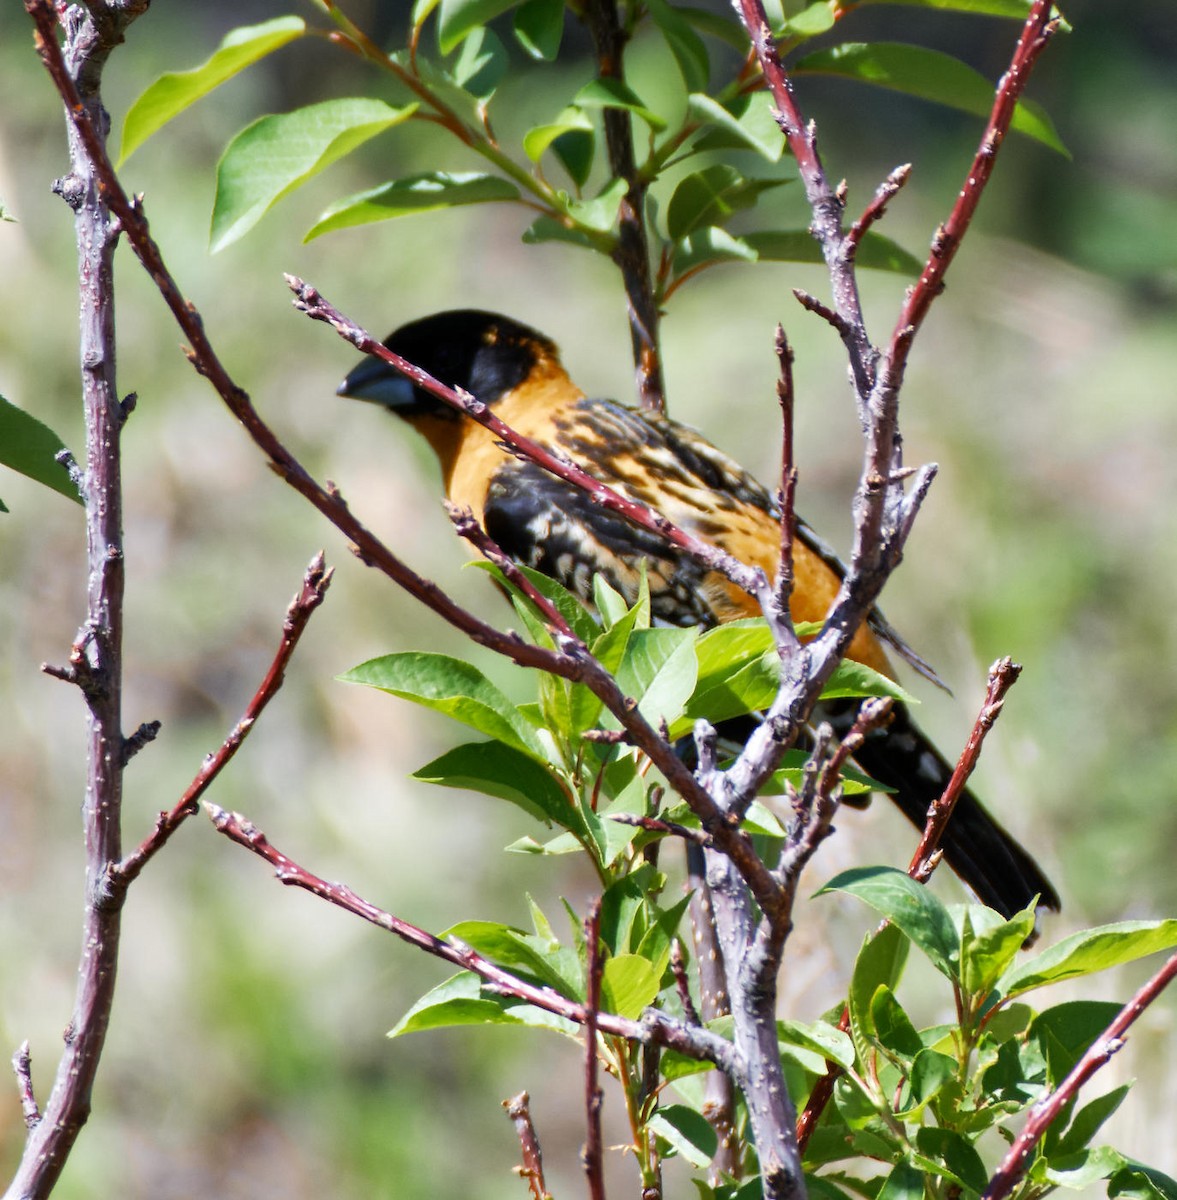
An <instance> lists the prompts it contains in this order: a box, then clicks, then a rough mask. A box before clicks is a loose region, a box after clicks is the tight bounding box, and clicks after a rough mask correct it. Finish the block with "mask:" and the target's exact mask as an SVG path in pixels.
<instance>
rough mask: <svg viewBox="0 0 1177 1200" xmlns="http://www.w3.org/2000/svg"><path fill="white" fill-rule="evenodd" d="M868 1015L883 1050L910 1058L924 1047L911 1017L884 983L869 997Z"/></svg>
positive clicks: (900, 1056)
mask: <svg viewBox="0 0 1177 1200" xmlns="http://www.w3.org/2000/svg"><path fill="white" fill-rule="evenodd" d="M870 1015H871V1024H872V1025H873V1026H874V1030H875V1039H876V1040H877V1041H878V1043H879V1045H880V1046H882V1047H883V1048H884V1049H885V1050H889V1051H890V1052H891V1053H892V1054H894V1055H896V1056H897V1057H899V1058H904V1059H908V1060H911V1059H914V1058H915V1056H916V1055H917V1054H919V1052H920V1051H921V1050H922V1049H923V1048H924V1044H923V1042H922V1041H920V1035H919V1034H918V1033H917V1032H916V1028H915V1026H914V1025H913V1024H912V1023H911V1018H910V1017H909V1016H908V1015H907V1013H906V1012H904V1011H903V1005H901V1004H900V1003H899V1001H898V1000H897V999H896V998H895V993H894V992H893V991H891V989H890V988H889V987H887V986H886V985H884V984H880V985H879V986H878V988H876V989H875V994H874V995H873V996H872V997H871V1002H870Z"/></svg>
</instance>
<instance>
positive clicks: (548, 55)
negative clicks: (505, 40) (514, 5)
mask: <svg viewBox="0 0 1177 1200" xmlns="http://www.w3.org/2000/svg"><path fill="white" fill-rule="evenodd" d="M563 38H564V0H526V3H524V4H521V5H520V6H519V7H518V9H517V10H516V11H515V39H516V41H518V43H519V45H521V46H522V47H523V49H524V50H526V51H527V53H528V54H530V55H531V57H532V58H539V59H543V61H544V62H553V61H554V60H555V58H556V55H557V54H558V53H559V52H560V42H561V41H562V40H563Z"/></svg>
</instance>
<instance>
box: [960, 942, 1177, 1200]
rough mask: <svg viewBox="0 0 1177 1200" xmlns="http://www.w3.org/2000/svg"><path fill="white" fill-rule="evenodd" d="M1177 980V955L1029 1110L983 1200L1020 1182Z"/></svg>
mask: <svg viewBox="0 0 1177 1200" xmlns="http://www.w3.org/2000/svg"><path fill="white" fill-rule="evenodd" d="M1174 977H1177V954H1174V955H1172V956H1171V957H1170V958H1169V959H1168V960H1167V961H1166V962H1165V964H1164V966H1163V967H1161V969H1160V970H1159V971H1158V972H1157V973H1156V974H1155V975H1154V976H1153V977H1152V978H1151V979H1149V980H1148V981H1147V982H1146V983H1145V984H1144V986H1143V987H1141V988H1140V990H1139V991H1137V993H1136V995H1134V996H1133V997H1132V999H1131V1000H1129V1001H1128V1003H1127V1004H1125V1005H1124V1007H1123V1008H1122V1009H1120V1011H1119V1013H1118V1014H1117V1016H1116V1018H1115V1020H1113V1021H1112V1023H1111V1024H1110V1025H1109V1026H1108V1027H1107V1029H1105V1030H1104V1031H1103V1033H1102V1034H1100V1036H1099V1037H1097V1038H1096V1039H1095V1041H1094V1042H1092V1043H1091V1045H1090V1046H1089V1047H1088V1048H1087V1052H1086V1053H1085V1054H1084V1055H1083V1057H1082V1058H1080V1059H1079V1061H1078V1062H1077V1063H1076V1064H1075V1065H1074V1067H1072V1068H1071V1071H1070V1073H1069V1074H1068V1075H1067V1077H1066V1079H1064V1080H1063V1081H1062V1083H1060V1084H1059V1085H1058V1087H1057V1088H1055V1090H1054V1091H1053V1092H1051V1094H1050V1095H1049V1096H1046V1097H1044V1098H1043V1099H1041V1100H1039V1101H1038V1103H1037V1104H1035V1105H1034V1107H1033V1108H1032V1109H1031V1110H1030V1116H1029V1118H1028V1119H1027V1121H1026V1124H1025V1126H1024V1127H1023V1128H1022V1132H1021V1133H1020V1134H1018V1136H1017V1138H1016V1139H1015V1140H1014V1144H1013V1145H1012V1146H1011V1147H1010V1148H1009V1150H1008V1151H1007V1152H1006V1155H1005V1157H1004V1158H1003V1159H1002V1160H1001V1165H1000V1166H999V1167H998V1168H997V1170H996V1171H995V1172H994V1174H993V1177H992V1178H991V1179H990V1180H989V1186H988V1187H987V1188H986V1189H985V1192H984V1194H983V1196H982V1200H1004V1197H1006V1196H1008V1195H1009V1194H1010V1192H1012V1191H1013V1189H1014V1188H1015V1187H1016V1186H1017V1184H1018V1183H1019V1182H1020V1181H1021V1179H1022V1176H1023V1175H1025V1173H1026V1168H1027V1166H1028V1165H1029V1162H1030V1155H1031V1153H1032V1152H1033V1150H1034V1147H1035V1145H1037V1143H1038V1140H1039V1138H1041V1137H1042V1135H1043V1134H1044V1133H1045V1132H1046V1130H1047V1129H1049V1128H1050V1126H1051V1124H1052V1123H1053V1122H1054V1121H1055V1120H1056V1118H1057V1117H1058V1115H1059V1113H1060V1112H1061V1111H1062V1109H1063V1108H1065V1107H1066V1106H1067V1105H1068V1104H1070V1103H1071V1101H1072V1100H1073V1099H1074V1098H1075V1096H1076V1095H1077V1094H1078V1092H1079V1089H1080V1088H1081V1087H1082V1086H1083V1085H1084V1084H1085V1083H1086V1082H1087V1081H1088V1080H1089V1079H1090V1078H1091V1077H1092V1076H1093V1075H1094V1074H1095V1073H1096V1071H1098V1070H1099V1069H1100V1067H1102V1066H1104V1065H1105V1064H1106V1063H1107V1062H1108V1061H1109V1060H1110V1059H1111V1057H1112V1056H1113V1055H1114V1054H1117V1053H1118V1052H1119V1051H1120V1050H1121V1049H1123V1046H1124V1042H1125V1038H1126V1035H1127V1032H1128V1030H1129V1029H1130V1028H1131V1026H1132V1024H1133V1022H1135V1020H1136V1019H1137V1017H1139V1016H1140V1014H1141V1013H1143V1012H1144V1010H1145V1009H1146V1008H1148V1006H1149V1005H1150V1004H1152V1003H1153V1001H1155V1000H1156V999H1157V997H1158V996H1159V995H1160V994H1161V993H1162V992H1163V991H1164V990H1165V988H1167V987H1168V986H1169V984H1170V983H1172V982H1173V979H1174Z"/></svg>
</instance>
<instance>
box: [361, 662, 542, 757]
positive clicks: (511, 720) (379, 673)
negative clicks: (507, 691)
mask: <svg viewBox="0 0 1177 1200" xmlns="http://www.w3.org/2000/svg"><path fill="white" fill-rule="evenodd" d="M339 678H340V679H341V680H343V681H344V682H345V683H362V684H366V685H367V686H368V687H374V688H379V690H380V691H382V692H389V693H390V694H392V695H394V696H401V697H403V698H404V699H406V700H412V701H413V702H414V703H415V704H421V705H423V706H424V707H426V708H431V709H433V710H434V711H435V712H440V713H444V714H445V715H446V716H448V717H452V718H453V719H454V720H455V721H460V722H461V723H462V724H463V725H469V726H470V727H471V728H472V729H477V730H478V731H479V732H480V733H485V734H487V735H489V736H490V737H492V738H494V739H495V740H496V741H499V742H506V743H507V745H509V746H514V747H515V749H517V750H521V751H523V753H524V754H528V755H530V756H531V757H532V758H537V759H540V760H541V761H542V760H543V758H544V752H543V747H542V746H541V745H540V743H539V740H538V739H537V737H536V735H535V730H534V729H533V728H532V727H531V725H530V724H529V723H528V722H527V721H526V720H525V719H524V718H523V716H522V715H521V714H520V712H519V710H518V709H517V708H516V707H515V705H514V704H512V703H511V701H510V700H508V699H507V697H506V696H504V695H503V693H502V692H501V691H500V690H499V689H498V688H497V687H496V686H495V685H494V684H493V683H491V681H490V680H489V679H487V677H486V676H485V675H484V674H483V673H482V672H481V671H480V670H479V669H478V668H477V667H475V666H471V664H470V663H466V662H462V661H461V660H460V659H456V658H451V657H449V655H446V654H430V653H426V652H423V651H410V652H408V653H405V654H386V655H384V656H383V657H381V658H373V659H369V660H368V661H367V662H365V663H361V664H360V665H359V666H358V667H353V668H352V669H351V670H350V671H348V672H346V673H345V674H343V675H340V676H339Z"/></svg>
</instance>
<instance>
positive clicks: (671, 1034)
mask: <svg viewBox="0 0 1177 1200" xmlns="http://www.w3.org/2000/svg"><path fill="white" fill-rule="evenodd" d="M204 808H205V811H206V812H207V813H208V815H209V818H210V819H211V821H212V823H213V826H214V827H215V828H216V830H217V831H218V832H219V833H223V834H224V835H225V836H226V837H227V838H229V839H230V841H234V842H236V843H237V844H238V845H239V846H244V847H245V848H246V849H247V850H249V851H251V852H252V853H253V854H256V855H257V856H258V857H259V858H261V859H264V860H265V861H266V862H268V863H269V864H270V866H272V867H273V868H274V874H275V875H276V876H277V878H278V882H279V883H282V884H285V885H286V886H287V887H297V888H302V889H303V890H304V891H307V892H310V893H311V894H312V895H315V896H318V897H319V898H320V899H321V900H326V901H327V902H328V903H329V904H334V905H335V906H336V907H337V908H341V909H343V911H344V912H348V913H351V914H352V916H356V917H359V918H361V919H362V920H364V921H368V922H370V923H371V924H373V925H375V926H377V928H379V929H383V930H384V931H385V932H386V933H392V934H395V935H396V936H397V937H398V938H400V939H401V940H402V941H404V942H407V943H409V945H412V946H416V947H417V948H418V949H420V950H424V951H425V952H426V953H428V954H432V955H433V956H434V957H435V958H440V959H442V960H444V961H445V962H448V963H453V964H454V965H455V966H458V967H461V968H462V969H463V970H465V971H472V972H473V973H474V974H475V975H478V976H480V977H481V978H482V979H483V980H485V981H486V983H487V985H488V987H489V989H490V990H491V991H493V992H495V993H497V994H499V995H502V996H511V997H515V998H516V999H519V1000H523V1001H526V1002H527V1003H528V1004H534V1005H535V1006H536V1007H537V1008H542V1009H543V1010H544V1011H545V1012H550V1013H555V1014H556V1016H559V1017H564V1018H565V1019H566V1020H569V1021H572V1022H574V1023H575V1024H577V1025H580V1026H584V1025H585V1024H587V1022H588V1020H589V1016H588V1010H587V1008H586V1006H585V1005H583V1004H579V1003H577V1002H576V1001H574V1000H569V999H568V998H567V997H566V996H561V995H560V993H559V992H557V991H555V990H554V989H553V988H550V987H540V986H537V985H536V984H532V983H528V982H526V981H525V980H523V979H520V978H518V976H515V975H512V974H511V972H510V971H506V970H504V969H503V968H502V967H499V966H497V965H496V964H495V963H493V962H491V961H490V960H489V959H487V958H484V957H483V956H482V955H481V954H479V953H478V952H477V951H476V950H474V949H472V948H471V947H469V946H466V945H463V944H461V943H459V942H457V941H452V942H446V941H442V939H441V938H439V937H435V936H434V935H433V934H431V933H428V932H427V931H426V930H424V929H421V928H420V927H418V926H416V925H413V924H410V923H409V922H408V921H403V920H401V918H400V917H396V916H393V914H392V913H389V912H386V911H385V910H384V909H382V908H378V907H377V906H376V905H374V904H371V903H369V902H368V901H367V900H365V899H364V898H363V897H362V896H360V895H358V894H357V893H356V892H355V891H353V890H352V889H351V888H350V887H348V886H347V884H344V883H329V882H328V881H327V880H325V879H321V878H320V877H319V876H317V875H314V874H312V873H311V872H310V871H308V870H306V868H305V867H302V866H300V865H299V864H298V863H296V862H295V861H294V860H293V859H291V858H289V857H288V856H287V855H285V854H283V853H282V851H280V850H279V849H277V847H275V846H273V845H271V843H270V842H269V840H268V839H267V838H266V835H265V834H264V833H262V831H261V830H260V829H258V828H257V826H256V825H254V824H253V823H252V822H251V821H249V820H247V819H246V818H245V817H243V816H241V815H240V814H239V813H232V812H227V811H226V810H225V809H223V808H221V807H219V806H218V805H216V804H212V803H211V802H210V801H207V800H206V801H205V802H204ZM595 1020H596V1026H597V1028H598V1029H599V1030H600V1032H601V1033H604V1034H609V1035H611V1036H614V1037H620V1038H625V1039H626V1040H628V1041H633V1042H640V1043H642V1044H643V1045H644V1044H646V1043H651V1042H652V1043H654V1044H655V1045H659V1046H665V1047H666V1048H667V1049H671V1050H678V1051H679V1052H681V1053H683V1054H686V1055H688V1056H689V1057H691V1058H699V1059H704V1060H706V1061H708V1062H713V1063H716V1064H717V1065H720V1066H724V1067H730V1065H731V1059H732V1053H731V1043H730V1042H728V1041H726V1040H725V1039H724V1038H721V1037H719V1036H717V1035H716V1034H713V1033H710V1032H708V1031H707V1030H706V1029H699V1028H692V1027H690V1026H688V1025H686V1024H685V1023H684V1022H682V1021H676V1020H675V1019H674V1018H672V1017H669V1016H667V1015H666V1014H665V1013H662V1012H659V1011H658V1010H657V1009H652V1008H651V1009H647V1010H646V1011H645V1013H643V1015H642V1019H641V1020H640V1021H631V1020H629V1019H628V1018H626V1017H618V1016H615V1015H614V1014H612V1013H602V1012H598V1013H597V1014H596V1017H595Z"/></svg>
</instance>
